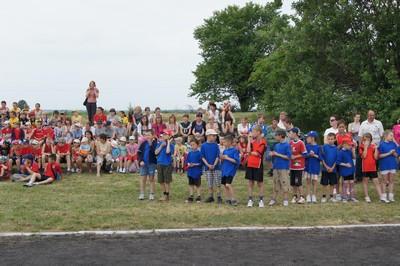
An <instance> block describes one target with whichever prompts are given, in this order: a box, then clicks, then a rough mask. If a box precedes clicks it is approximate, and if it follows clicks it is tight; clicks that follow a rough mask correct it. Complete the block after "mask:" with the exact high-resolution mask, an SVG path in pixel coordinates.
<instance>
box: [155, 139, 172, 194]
mask: <svg viewBox="0 0 400 266" xmlns="http://www.w3.org/2000/svg"><path fill="white" fill-rule="evenodd" d="M160 137H161V138H160V139H161V140H160V141H159V142H158V143H157V147H156V151H155V153H156V155H157V179H158V183H159V184H160V185H161V189H162V191H163V196H162V197H161V198H160V201H169V196H170V194H169V192H170V184H171V182H172V155H173V154H174V151H175V146H174V144H172V136H171V132H167V131H164V132H163V133H162V134H161V136H160Z"/></svg>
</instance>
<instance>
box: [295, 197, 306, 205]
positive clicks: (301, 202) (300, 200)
mask: <svg viewBox="0 0 400 266" xmlns="http://www.w3.org/2000/svg"><path fill="white" fill-rule="evenodd" d="M305 202H306V200H305V199H304V197H303V196H301V197H300V199H299V200H298V201H297V203H298V204H304V203H305Z"/></svg>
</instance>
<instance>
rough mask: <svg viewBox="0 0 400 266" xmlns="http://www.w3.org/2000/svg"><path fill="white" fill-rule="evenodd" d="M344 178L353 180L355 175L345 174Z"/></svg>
mask: <svg viewBox="0 0 400 266" xmlns="http://www.w3.org/2000/svg"><path fill="white" fill-rule="evenodd" d="M343 180H344V181H351V180H354V175H348V176H344V177H343Z"/></svg>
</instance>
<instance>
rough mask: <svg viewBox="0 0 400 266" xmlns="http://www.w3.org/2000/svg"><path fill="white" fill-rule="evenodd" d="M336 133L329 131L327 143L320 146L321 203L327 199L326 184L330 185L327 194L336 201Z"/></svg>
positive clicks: (332, 200) (331, 199)
mask: <svg viewBox="0 0 400 266" xmlns="http://www.w3.org/2000/svg"><path fill="white" fill-rule="evenodd" d="M335 140H336V135H335V133H329V134H328V135H327V144H325V145H324V146H322V165H323V166H324V167H323V168H322V177H321V185H322V186H323V194H322V199H321V203H325V202H326V201H327V199H326V195H327V194H328V186H330V189H329V194H330V201H331V202H336V195H335V194H336V190H335V186H336V185H337V183H338V178H337V175H336V162H337V154H338V149H337V147H336V145H335Z"/></svg>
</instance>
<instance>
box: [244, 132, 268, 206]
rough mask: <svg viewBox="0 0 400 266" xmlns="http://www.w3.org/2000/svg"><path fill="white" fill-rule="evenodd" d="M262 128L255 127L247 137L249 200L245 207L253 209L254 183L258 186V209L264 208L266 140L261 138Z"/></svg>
mask: <svg viewBox="0 0 400 266" xmlns="http://www.w3.org/2000/svg"><path fill="white" fill-rule="evenodd" d="M262 134H263V133H262V128H261V127H260V126H255V127H254V128H253V130H252V132H251V133H250V134H249V136H248V139H249V140H248V144H247V152H248V154H249V156H248V159H247V167H246V176H245V178H246V179H247V180H248V181H249V183H248V187H247V188H248V194H249V200H248V202H247V207H249V208H251V207H253V204H254V203H253V189H254V183H255V182H257V186H258V195H259V201H258V207H259V208H264V168H263V158H264V152H265V147H266V146H267V142H266V140H265V139H264V138H263V136H262Z"/></svg>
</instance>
